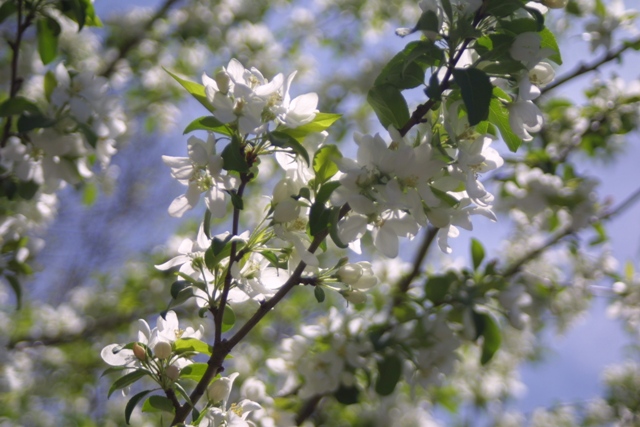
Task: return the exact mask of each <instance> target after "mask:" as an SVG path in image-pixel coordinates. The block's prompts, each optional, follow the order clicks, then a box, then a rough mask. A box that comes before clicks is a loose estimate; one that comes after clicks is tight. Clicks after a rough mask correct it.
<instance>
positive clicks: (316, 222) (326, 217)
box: [309, 202, 331, 236]
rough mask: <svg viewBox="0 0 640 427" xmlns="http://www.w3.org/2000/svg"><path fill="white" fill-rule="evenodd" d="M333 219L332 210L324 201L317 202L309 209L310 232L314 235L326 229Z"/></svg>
mask: <svg viewBox="0 0 640 427" xmlns="http://www.w3.org/2000/svg"><path fill="white" fill-rule="evenodd" d="M330 221H331V210H330V209H327V208H326V207H325V206H324V203H318V202H315V203H313V204H312V205H311V209H310V211H309V234H311V235H312V236H315V235H317V234H318V233H321V232H322V231H324V230H326V229H327V227H328V226H329V223H330Z"/></svg>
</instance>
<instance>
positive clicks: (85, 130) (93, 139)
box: [78, 123, 98, 148]
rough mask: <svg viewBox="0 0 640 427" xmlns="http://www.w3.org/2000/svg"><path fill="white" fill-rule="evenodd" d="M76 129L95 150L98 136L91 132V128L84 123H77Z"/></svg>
mask: <svg viewBox="0 0 640 427" xmlns="http://www.w3.org/2000/svg"><path fill="white" fill-rule="evenodd" d="M78 129H79V130H80V131H81V132H82V134H83V135H84V136H85V138H87V143H88V144H89V145H90V146H92V147H93V148H96V144H97V143H98V135H97V134H96V133H95V132H94V131H93V129H92V128H91V126H89V125H87V124H86V123H78Z"/></svg>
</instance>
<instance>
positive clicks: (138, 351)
mask: <svg viewBox="0 0 640 427" xmlns="http://www.w3.org/2000/svg"><path fill="white" fill-rule="evenodd" d="M133 354H134V356H136V357H137V358H138V360H142V361H145V360H147V352H146V351H145V349H144V347H142V346H141V345H140V344H138V343H135V344H134V345H133Z"/></svg>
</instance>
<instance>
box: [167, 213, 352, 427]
mask: <svg viewBox="0 0 640 427" xmlns="http://www.w3.org/2000/svg"><path fill="white" fill-rule="evenodd" d="M350 209H351V208H350V207H349V205H344V206H343V207H342V209H341V210H340V217H343V216H344V215H346V214H347V212H349V210H350ZM328 234H329V231H328V230H326V229H325V230H324V231H322V232H320V233H318V234H316V236H315V237H314V238H313V241H312V242H311V245H309V248H308V249H307V250H308V251H309V252H311V253H314V252H315V251H316V250H317V249H318V248H319V247H320V245H321V244H322V242H323V241H324V239H326V237H327V235H328ZM306 266H307V264H305V262H304V261H300V263H299V264H298V266H297V267H296V269H295V270H294V271H293V273H292V274H291V276H290V277H289V279H288V280H287V281H286V282H285V284H284V285H282V287H281V288H280V289H279V290H278V292H276V294H275V295H274V296H273V297H271V298H270V299H268V300H267V301H265V302H263V303H262V304H261V305H260V308H258V310H257V311H256V312H255V313H254V314H253V316H251V318H250V319H249V320H247V322H246V323H245V324H244V325H243V326H242V328H240V330H238V332H236V333H235V334H234V335H233V336H232V337H231V338H230V339H229V340H225V339H223V340H221V341H220V342H219V343H216V344H214V346H213V352H212V354H211V358H210V359H209V361H208V362H207V365H208V366H207V369H206V371H205V373H204V374H203V375H202V378H201V379H200V381H199V382H198V384H197V385H196V387H195V388H194V389H193V391H192V392H191V395H190V396H189V398H190V400H191V401H190V402H185V404H184V405H182V406H181V407H180V408H179V409H178V410H177V411H176V414H175V416H174V418H173V421H172V422H171V425H177V424H180V423H182V422H184V421H185V420H186V419H187V417H188V416H189V413H190V412H191V409H192V408H193V405H195V404H196V403H198V401H199V400H200V399H201V398H202V396H203V395H204V394H205V392H206V391H207V386H208V385H209V383H210V382H211V380H212V379H213V378H215V376H216V375H218V373H219V372H222V371H223V369H224V368H223V367H222V364H223V363H224V359H225V358H226V357H227V355H228V354H229V353H230V352H231V350H233V348H234V347H235V346H236V345H238V343H240V341H242V339H243V338H244V337H246V336H247V334H249V332H251V330H252V329H253V328H255V327H256V325H257V324H258V323H260V321H261V320H262V318H263V317H265V316H266V315H267V314H268V313H269V312H270V311H271V310H273V308H274V307H275V306H276V304H278V303H279V302H280V301H282V299H283V298H284V297H285V296H286V295H287V294H288V293H289V291H291V290H292V289H293V288H294V287H295V286H298V284H299V283H300V277H301V276H302V272H303V271H304V269H305V268H306Z"/></svg>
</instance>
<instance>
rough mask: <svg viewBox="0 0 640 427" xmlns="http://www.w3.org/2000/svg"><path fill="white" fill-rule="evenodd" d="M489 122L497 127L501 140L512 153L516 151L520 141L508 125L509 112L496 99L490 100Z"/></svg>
mask: <svg viewBox="0 0 640 427" xmlns="http://www.w3.org/2000/svg"><path fill="white" fill-rule="evenodd" d="M489 121H490V122H491V123H493V124H494V125H496V126H497V127H498V130H499V131H500V135H501V136H502V139H503V140H504V142H505V143H506V144H507V147H509V150H511V151H512V152H513V153H515V152H516V151H518V148H519V147H520V145H521V144H522V140H521V139H520V138H518V136H517V135H516V134H515V133H514V132H513V130H511V125H510V124H509V110H507V108H506V107H505V106H504V105H502V102H501V101H500V100H498V99H496V98H493V99H492V100H491V103H490V106H489Z"/></svg>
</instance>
